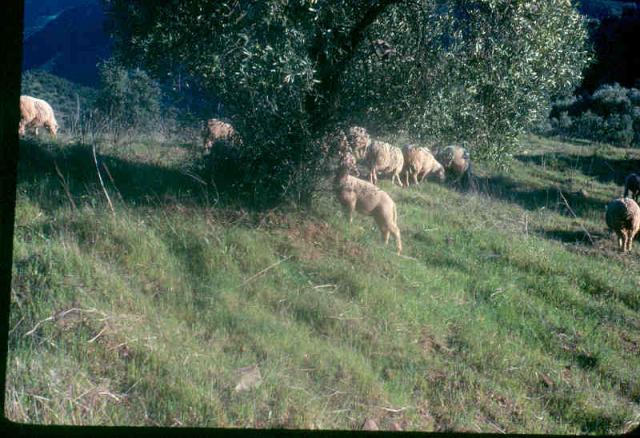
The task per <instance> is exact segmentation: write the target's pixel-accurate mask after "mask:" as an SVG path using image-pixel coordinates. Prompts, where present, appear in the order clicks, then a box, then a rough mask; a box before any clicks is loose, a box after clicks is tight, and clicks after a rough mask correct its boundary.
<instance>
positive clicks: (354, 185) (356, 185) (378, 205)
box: [334, 152, 402, 254]
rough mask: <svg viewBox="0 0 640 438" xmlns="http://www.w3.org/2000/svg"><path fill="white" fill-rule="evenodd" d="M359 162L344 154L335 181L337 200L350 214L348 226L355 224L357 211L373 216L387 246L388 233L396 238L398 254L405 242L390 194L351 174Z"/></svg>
mask: <svg viewBox="0 0 640 438" xmlns="http://www.w3.org/2000/svg"><path fill="white" fill-rule="evenodd" d="M355 163H356V160H355V158H354V157H353V155H352V154H351V153H349V152H347V153H346V154H344V155H343V157H342V159H341V161H340V164H339V167H338V172H337V174H336V177H335V180H334V189H335V191H336V195H337V197H338V201H339V202H340V204H342V206H343V207H345V209H346V211H347V213H348V215H349V223H352V222H353V212H354V211H355V210H357V211H358V212H359V213H361V214H364V215H366V216H373V218H374V220H375V221H376V224H377V225H378V229H379V230H380V232H381V233H382V239H383V240H384V243H385V245H386V244H388V243H389V234H393V237H394V238H395V239H396V249H397V252H398V254H400V253H401V252H402V240H401V238H400V229H399V228H398V213H397V210H396V204H395V203H394V202H393V199H391V196H389V194H387V192H385V191H383V190H381V189H379V188H378V187H376V186H375V185H373V184H371V183H370V182H367V181H364V180H361V179H359V178H356V177H354V176H352V175H349V172H350V171H351V170H354V169H356V167H355Z"/></svg>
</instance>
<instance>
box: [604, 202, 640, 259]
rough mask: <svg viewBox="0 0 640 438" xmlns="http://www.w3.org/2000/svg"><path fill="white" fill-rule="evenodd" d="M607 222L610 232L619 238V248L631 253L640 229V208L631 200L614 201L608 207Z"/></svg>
mask: <svg viewBox="0 0 640 438" xmlns="http://www.w3.org/2000/svg"><path fill="white" fill-rule="evenodd" d="M605 220H606V222H607V226H608V227H609V230H611V231H613V232H615V233H616V235H617V236H618V248H619V249H620V250H621V251H622V252H626V251H631V243H632V242H633V238H634V237H635V235H636V234H637V233H638V230H639V229H640V207H638V204H637V203H636V201H634V200H633V199H631V198H618V199H614V200H613V201H611V202H610V203H609V204H608V205H607V209H606V212H605Z"/></svg>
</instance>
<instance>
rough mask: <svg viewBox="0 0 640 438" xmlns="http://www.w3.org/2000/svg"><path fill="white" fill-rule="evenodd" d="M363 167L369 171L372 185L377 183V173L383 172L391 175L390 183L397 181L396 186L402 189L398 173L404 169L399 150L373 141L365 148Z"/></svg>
mask: <svg viewBox="0 0 640 438" xmlns="http://www.w3.org/2000/svg"><path fill="white" fill-rule="evenodd" d="M365 165H366V166H367V168H368V169H369V182H371V183H372V184H377V183H378V175H377V173H378V172H383V173H389V174H391V181H392V182H394V181H397V182H398V185H399V186H400V187H402V181H400V172H402V168H403V167H404V157H403V156H402V151H401V150H400V148H397V147H395V146H391V145H390V144H389V143H385V142H383V141H378V140H374V141H372V142H371V144H370V145H369V147H368V148H367V151H366V154H365Z"/></svg>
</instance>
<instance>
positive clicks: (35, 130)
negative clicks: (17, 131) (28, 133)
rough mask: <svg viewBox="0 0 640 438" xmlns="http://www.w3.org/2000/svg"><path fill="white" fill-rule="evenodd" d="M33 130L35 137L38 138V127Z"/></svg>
mask: <svg viewBox="0 0 640 438" xmlns="http://www.w3.org/2000/svg"><path fill="white" fill-rule="evenodd" d="M33 129H34V133H35V134H36V137H37V136H38V127H37V126H36V127H34V128H33Z"/></svg>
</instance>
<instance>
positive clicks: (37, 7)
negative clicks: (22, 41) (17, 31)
mask: <svg viewBox="0 0 640 438" xmlns="http://www.w3.org/2000/svg"><path fill="white" fill-rule="evenodd" d="M98 2H99V0H25V2H24V37H25V38H28V37H30V36H31V35H33V34H34V33H35V32H37V31H39V30H40V29H42V28H43V27H44V26H45V25H46V24H47V23H49V22H50V21H52V20H54V19H56V18H57V17H58V16H59V15H60V14H61V13H62V12H64V11H65V10H67V9H69V8H74V7H78V6H85V5H88V4H97V3H98Z"/></svg>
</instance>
